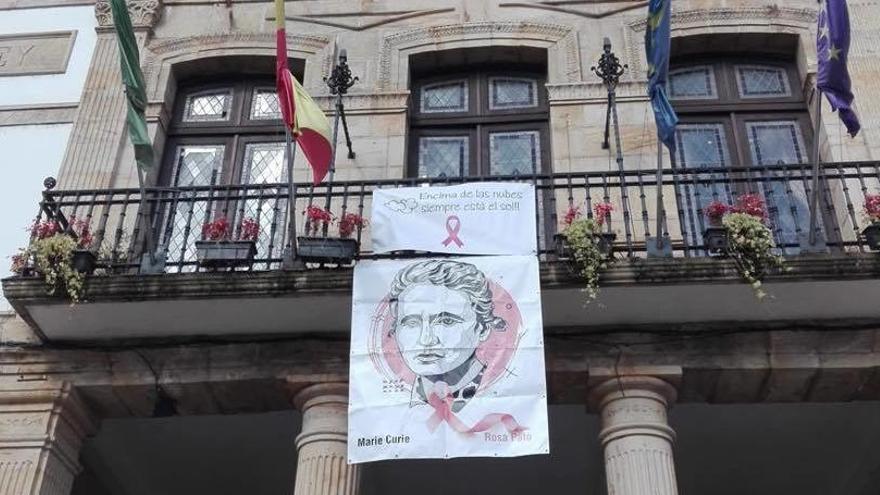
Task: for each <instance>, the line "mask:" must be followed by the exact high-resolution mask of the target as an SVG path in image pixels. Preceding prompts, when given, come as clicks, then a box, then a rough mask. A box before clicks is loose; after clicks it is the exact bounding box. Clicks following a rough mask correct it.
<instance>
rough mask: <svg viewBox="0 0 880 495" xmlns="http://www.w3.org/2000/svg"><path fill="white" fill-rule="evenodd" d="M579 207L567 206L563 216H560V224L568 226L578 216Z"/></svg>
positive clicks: (579, 213)
mask: <svg viewBox="0 0 880 495" xmlns="http://www.w3.org/2000/svg"><path fill="white" fill-rule="evenodd" d="M580 216H581V209H580V207H578V206H574V205H572V206H569V207H568V211H566V212H565V216H564V217H562V224H563V225H565V226H566V227H570V226H571V224H572V222H574V221H575V220H577V219H578V218H580Z"/></svg>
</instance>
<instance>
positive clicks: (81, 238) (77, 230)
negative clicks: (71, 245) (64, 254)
mask: <svg viewBox="0 0 880 495" xmlns="http://www.w3.org/2000/svg"><path fill="white" fill-rule="evenodd" d="M70 230H71V231H73V233H74V234H76V247H78V248H80V249H88V248H89V247H90V246H91V245H92V241H93V240H94V239H93V237H92V231H91V228H90V226H89V222H87V221H85V220H79V219H77V218H76V217H71V218H70Z"/></svg>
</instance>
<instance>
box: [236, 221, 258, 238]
mask: <svg viewBox="0 0 880 495" xmlns="http://www.w3.org/2000/svg"><path fill="white" fill-rule="evenodd" d="M259 235H260V224H259V223H257V221H256V220H254V219H253V218H245V219H244V220H242V221H241V223H240V224H239V225H238V239H239V240H241V241H256V240H257V237H259Z"/></svg>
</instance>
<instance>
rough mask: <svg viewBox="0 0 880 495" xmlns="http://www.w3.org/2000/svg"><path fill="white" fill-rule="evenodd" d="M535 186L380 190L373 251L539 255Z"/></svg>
mask: <svg viewBox="0 0 880 495" xmlns="http://www.w3.org/2000/svg"><path fill="white" fill-rule="evenodd" d="M535 224H536V222H535V186H533V185H532V184H518V183H503V182H493V183H488V182H477V183H471V184H461V185H458V186H445V187H406V188H400V189H377V190H376V191H375V192H373V214H372V218H371V221H370V225H371V230H372V241H373V251H375V252H377V253H387V252H389V251H400V250H408V249H412V250H416V251H430V252H434V253H457V254H514V255H517V254H536V253H537V236H536V226H535Z"/></svg>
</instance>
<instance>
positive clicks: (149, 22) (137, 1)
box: [95, 0, 163, 29]
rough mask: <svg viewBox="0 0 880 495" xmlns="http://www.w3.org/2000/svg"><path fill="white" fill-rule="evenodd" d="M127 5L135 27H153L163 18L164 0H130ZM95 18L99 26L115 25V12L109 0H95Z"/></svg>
mask: <svg viewBox="0 0 880 495" xmlns="http://www.w3.org/2000/svg"><path fill="white" fill-rule="evenodd" d="M126 5H127V6H128V14H129V15H130V16H131V23H132V25H133V26H134V28H135V29H137V28H152V27H153V26H155V25H156V23H158V22H159V19H161V18H162V7H163V5H162V0H128V1H127V2H126ZM95 18H96V19H97V20H98V27H99V28H102V27H110V28H112V27H113V14H112V13H111V12H110V2H109V1H108V0H97V1H96V2H95Z"/></svg>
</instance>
